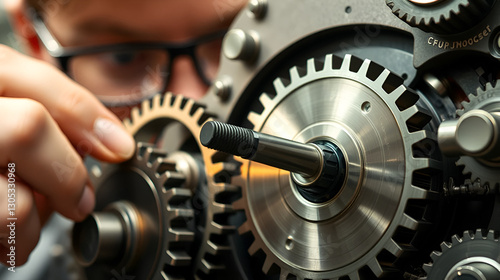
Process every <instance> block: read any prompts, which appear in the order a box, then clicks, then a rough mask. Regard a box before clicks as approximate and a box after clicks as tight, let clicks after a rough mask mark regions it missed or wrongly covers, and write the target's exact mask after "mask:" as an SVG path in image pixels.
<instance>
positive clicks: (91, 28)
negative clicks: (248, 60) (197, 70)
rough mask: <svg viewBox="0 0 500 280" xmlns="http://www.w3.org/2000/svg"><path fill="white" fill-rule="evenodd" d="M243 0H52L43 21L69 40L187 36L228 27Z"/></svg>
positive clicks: (43, 8) (148, 38)
mask: <svg viewBox="0 0 500 280" xmlns="http://www.w3.org/2000/svg"><path fill="white" fill-rule="evenodd" d="M245 3H246V1H245V0H105V1H103V0H48V1H47V2H45V4H44V5H43V6H42V7H41V12H42V14H44V20H45V22H46V23H47V24H48V25H49V26H50V28H51V30H53V32H54V33H55V35H56V37H58V39H60V40H61V41H62V42H67V43H68V44H73V43H74V44H79V43H81V42H78V41H88V40H89V37H92V38H93V39H94V40H99V41H103V40H130V39H133V40H167V41H176V40H185V39H188V38H190V37H195V36H199V35H202V34H207V33H210V32H213V31H216V30H220V29H223V28H227V27H228V26H229V24H230V22H231V21H232V19H233V18H234V17H235V15H236V14H237V13H238V11H239V10H240V9H241V8H242V7H243V6H244V5H245Z"/></svg>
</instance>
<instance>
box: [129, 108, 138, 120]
mask: <svg viewBox="0 0 500 280" xmlns="http://www.w3.org/2000/svg"><path fill="white" fill-rule="evenodd" d="M140 117H141V112H140V110H139V108H137V107H135V108H133V109H132V111H130V119H131V120H132V122H133V121H134V120H137V119H139V118H140Z"/></svg>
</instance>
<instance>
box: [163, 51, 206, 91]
mask: <svg viewBox="0 0 500 280" xmlns="http://www.w3.org/2000/svg"><path fill="white" fill-rule="evenodd" d="M167 90H168V91H170V92H172V93H173V94H174V95H177V94H180V95H183V96H185V97H189V98H193V99H195V100H198V99H200V98H201V97H203V96H204V95H205V93H206V92H207V90H208V86H207V85H206V84H205V83H204V82H203V81H202V80H201V78H200V76H199V75H198V72H197V71H196V67H195V65H194V62H193V61H192V60H191V58H190V57H189V56H186V55H181V56H178V57H176V58H175V59H174V60H173V61H172V68H171V72H170V80H169V82H168V86H167Z"/></svg>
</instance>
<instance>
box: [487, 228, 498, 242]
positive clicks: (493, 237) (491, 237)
mask: <svg viewBox="0 0 500 280" xmlns="http://www.w3.org/2000/svg"><path fill="white" fill-rule="evenodd" d="M486 239H490V240H496V239H495V231H493V230H491V229H490V230H488V235H487V236H486Z"/></svg>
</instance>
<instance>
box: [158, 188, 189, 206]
mask: <svg viewBox="0 0 500 280" xmlns="http://www.w3.org/2000/svg"><path fill="white" fill-rule="evenodd" d="M164 196H165V198H166V199H167V200H168V201H169V202H170V203H171V204H179V203H182V202H184V201H187V200H189V199H190V198H191V196H192V194H191V191H190V190H188V189H183V188H170V189H168V190H167V191H166V192H165V194H164Z"/></svg>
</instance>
